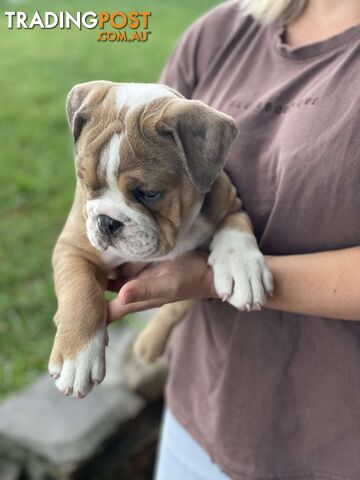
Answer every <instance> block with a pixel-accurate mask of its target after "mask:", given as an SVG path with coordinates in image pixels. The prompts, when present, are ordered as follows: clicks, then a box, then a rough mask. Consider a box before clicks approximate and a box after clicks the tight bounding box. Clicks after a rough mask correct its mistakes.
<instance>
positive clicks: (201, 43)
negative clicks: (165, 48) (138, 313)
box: [159, 0, 239, 98]
mask: <svg viewBox="0 0 360 480" xmlns="http://www.w3.org/2000/svg"><path fill="white" fill-rule="evenodd" d="M234 14H235V16H236V15H238V14H239V3H238V0H231V1H228V2H225V3H223V4H221V5H219V6H217V7H215V8H213V9H212V10H210V11H209V12H207V13H206V14H205V15H203V16H202V17H200V18H199V19H198V20H196V21H195V22H194V23H193V24H192V25H191V26H190V27H189V28H188V29H187V30H186V31H185V33H184V34H183V35H182V37H181V38H180V40H179V41H178V43H177V45H176V46H175V49H174V51H173V52H172V54H171V56H170V58H169V60H168V62H167V64H166V65H165V68H164V70H163V72H162V74H161V76H160V80H159V82H160V83H163V84H165V85H168V86H169V87H172V88H175V89H176V90H178V91H179V92H180V93H181V94H182V95H184V97H186V98H191V97H192V94H193V91H194V89H195V88H196V85H197V83H198V81H199V79H200V78H201V75H203V74H204V72H206V70H207V67H208V66H209V64H210V63H211V61H212V60H213V58H214V55H215V54H216V52H217V51H218V49H219V47H220V46H221V44H222V43H223V42H224V37H223V35H224V31H225V30H227V27H228V25H229V21H230V20H231V18H233V17H234Z"/></svg>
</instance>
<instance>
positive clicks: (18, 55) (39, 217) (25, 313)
mask: <svg viewBox="0 0 360 480" xmlns="http://www.w3.org/2000/svg"><path fill="white" fill-rule="evenodd" d="M216 3H219V0H196V1H194V0H181V1H175V0H153V1H151V0H137V1H129V0H126V1H123V2H120V3H119V2H115V1H113V0H106V2H101V1H99V0H98V1H93V0H77V1H76V2H71V3H70V2H69V1H67V2H64V1H60V0H52V1H51V2H49V1H45V0H36V1H35V0H28V1H25V0H12V1H10V0H9V1H4V0H1V1H0V6H1V9H0V10H1V12H2V14H1V19H0V29H1V37H0V60H1V63H0V95H1V102H0V182H1V184H0V204H1V207H2V215H1V221H0V282H1V288H0V401H1V402H2V403H1V405H4V404H5V405H8V402H9V401H11V400H10V399H11V398H12V395H13V394H14V393H15V392H18V391H19V390H21V389H23V388H24V387H26V386H29V385H31V384H32V383H33V382H34V381H35V380H36V379H37V378H38V376H39V374H41V373H43V372H44V371H45V369H46V365H47V360H48V356H49V352H50V349H51V345H52V339H53V335H54V326H53V321H52V318H53V315H54V312H55V309H56V301H55V296H54V293H53V283H52V271H51V266H50V259H51V251H52V248H53V246H54V243H55V240H56V238H57V235H58V234H59V232H60V230H61V227H62V225H63V223H64V221H65V218H66V216H67V213H68V211H69V207H70V205H71V202H72V196H73V192H74V168H73V160H72V145H71V138H70V134H69V132H68V127H67V122H66V117H65V112H64V104H65V98H66V94H67V92H68V91H69V90H70V88H71V87H72V86H73V85H74V84H76V83H79V82H85V81H89V80H95V79H108V80H112V81H115V82H154V81H157V79H158V77H159V74H160V72H161V69H162V68H163V66H164V64H165V62H166V59H167V58H168V56H169V54H170V53H171V50H172V49H173V47H174V45H175V43H176V41H177V40H178V39H179V36H180V35H181V33H182V32H183V31H184V29H185V28H186V27H187V26H188V25H190V23H191V22H192V21H194V20H195V19H196V18H197V17H199V16H200V15H201V14H202V13H203V12H205V11H206V10H209V9H210V8H211V7H212V6H214V5H215V4H216ZM12 10H17V11H26V12H28V13H30V14H32V13H33V12H34V11H35V10H38V11H39V12H40V13H42V12H44V11H46V10H51V11H53V12H59V11H64V10H69V11H70V12H73V13H74V12H75V11H82V12H85V11H94V12H98V11H101V10H107V11H109V12H113V11H117V10H122V11H125V12H127V11H131V10H136V11H151V12H152V16H151V17H150V19H149V25H150V28H149V30H150V31H151V32H152V34H151V35H150V38H149V40H148V42H146V43H117V42H114V43H109V42H108V43H100V42H97V41H96V39H97V29H95V30H85V29H84V30H82V31H78V30H77V29H72V30H59V29H54V30H40V29H34V30H16V29H13V30H8V29H7V27H6V21H5V20H6V19H5V17H4V16H3V12H4V11H12ZM114 328H117V327H114ZM17 395H18V393H17ZM16 398H17V397H16ZM7 408H8V407H7ZM5 412H7V410H5ZM1 415H3V417H4V415H5V414H4V410H3V412H2V413H1V408H0V418H1ZM0 430H1V421H0ZM1 455H2V453H1V444H0V461H1V458H2V457H1ZM4 462H5V460H3V465H5V463H4ZM4 471H5V470H4ZM9 471H11V470H9ZM4 475H5V474H4V473H3V474H1V470H0V478H1V480H2V479H5V478H6V479H7V478H10V479H11V478H20V476H19V471H18V476H17V477H15V476H14V477H5V476H4ZM21 475H25V476H23V477H21V478H27V477H26V474H24V473H21ZM54 475H55V476H54V477H51V476H49V477H46V478H56V474H54ZM58 475H60V474H58ZM99 475H100V474H99ZM29 478H30V477H29ZM31 478H33V477H31ZM34 478H36V475H35V477H34ZM38 478H45V476H44V477H42V476H41V474H38ZM58 478H60V476H58ZM61 478H70V477H65V476H64V477H61ZM71 478H73V477H71ZM74 478H75V477H74ZM79 478H80V477H79ZM81 478H95V477H91V475H90V474H87V476H86V477H81ZM96 478H101V479H102V478H105V476H102V475H100V476H98V477H96ZM117 478H125V477H121V476H120V477H119V476H118V477H117ZM126 478H127V477H126ZM130 478H131V477H130ZM149 478H150V477H149ZM133 479H135V476H133ZM169 480H171V479H169Z"/></svg>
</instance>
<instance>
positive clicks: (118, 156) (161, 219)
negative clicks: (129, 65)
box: [67, 82, 236, 260]
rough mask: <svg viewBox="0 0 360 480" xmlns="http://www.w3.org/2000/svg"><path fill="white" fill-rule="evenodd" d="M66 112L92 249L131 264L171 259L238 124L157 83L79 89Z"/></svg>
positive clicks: (95, 84) (95, 85)
mask: <svg viewBox="0 0 360 480" xmlns="http://www.w3.org/2000/svg"><path fill="white" fill-rule="evenodd" d="M67 113H68V119H69V123H70V126H71V128H72V131H73V135H74V141H75V161H76V170H77V176H78V177H79V182H80V183H81V185H82V188H83V191H84V192H85V195H84V198H85V204H84V213H85V215H86V218H87V220H86V226H87V235H88V238H89V241H90V243H91V244H92V245H93V246H94V247H95V248H96V249H98V250H100V251H104V250H106V249H108V248H109V247H112V248H115V249H116V250H117V252H118V254H119V255H120V256H123V257H124V258H126V259H129V260H138V259H150V258H151V259H153V258H159V257H161V256H164V255H166V254H167V253H169V252H170V251H171V250H172V249H173V248H174V247H175V245H176V241H177V239H178V238H179V235H180V234H181V233H182V234H185V233H186V232H187V231H188V230H189V228H190V227H191V225H192V223H193V222H194V220H195V218H196V217H197V215H198V214H199V211H200V209H201V205H202V202H203V198H204V194H205V192H207V191H208V190H209V189H210V188H211V185H212V183H213V181H214V180H215V178H216V176H217V175H218V174H219V173H220V171H221V169H222V168H223V165H224V162H225V157H226V154H227V151H228V148H229V146H230V144H231V142H232V140H233V138H234V137H235V135H236V128H235V126H234V123H233V121H232V120H231V119H230V118H229V117H227V116H226V115H223V114H221V113H219V112H217V111H215V110H213V109H211V108H210V107H207V106H206V105H204V104H202V103H201V102H195V101H190V100H185V99H183V98H182V97H181V96H180V95H179V94H177V92H174V91H173V90H170V89H168V88H167V87H165V86H161V85H157V84H113V83H110V82H91V83H88V84H82V85H78V86H76V87H74V88H73V90H72V91H71V92H70V94H69V96H68V101H67Z"/></svg>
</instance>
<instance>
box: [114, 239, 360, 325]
mask: <svg viewBox="0 0 360 480" xmlns="http://www.w3.org/2000/svg"><path fill="white" fill-rule="evenodd" d="M266 260H267V263H268V266H269V268H270V270H271V271H272V273H273V275H274V279H275V290H274V297H273V298H269V299H268V301H267V303H266V308H271V309H276V310H282V311H287V312H293V313H301V314H305V315H314V316H321V317H329V318H338V319H342V320H344V319H345V320H360V247H356V248H348V249H344V250H334V251H329V252H321V253H311V254H304V255H287V256H270V257H267V258H266ZM206 262H207V255H206V254H205V253H201V252H192V253H190V254H188V255H185V256H184V257H181V258H178V259H176V260H174V261H172V262H164V263H160V264H159V265H156V266H154V267H151V268H148V269H146V270H144V271H142V272H141V273H140V274H139V275H137V276H136V277H135V278H133V279H132V280H130V281H128V282H127V283H125V284H124V285H123V286H122V287H121V289H120V292H119V295H118V297H117V298H116V299H115V300H112V301H111V302H109V304H108V316H109V322H112V321H114V320H116V319H118V318H121V317H122V316H124V315H126V314H127V313H130V312H136V311H140V310H146V309H148V308H152V307H157V306H160V305H162V304H164V303H171V302H175V301H178V300H184V299H188V298H216V292H215V290H214V285H213V275H212V270H211V269H210V268H209V267H207V263H206ZM113 287H115V288H116V285H113ZM119 287H120V285H119Z"/></svg>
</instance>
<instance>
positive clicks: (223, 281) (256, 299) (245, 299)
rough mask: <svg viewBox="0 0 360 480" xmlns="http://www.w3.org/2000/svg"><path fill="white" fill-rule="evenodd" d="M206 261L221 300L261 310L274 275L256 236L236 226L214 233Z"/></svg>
mask: <svg viewBox="0 0 360 480" xmlns="http://www.w3.org/2000/svg"><path fill="white" fill-rule="evenodd" d="M210 249H211V254H210V256H209V260H208V263H209V265H211V266H212V268H213V270H214V286H215V290H216V292H217V294H218V295H219V297H220V298H221V299H222V300H224V301H225V300H226V301H228V302H229V303H230V304H231V305H233V306H234V307H236V308H237V309H239V310H247V311H250V310H260V308H261V306H262V305H263V304H264V303H265V300H266V295H267V294H268V295H272V293H273V279H272V275H271V273H270V271H269V270H268V268H267V266H266V264H265V260H264V257H263V255H262V253H261V252H260V250H259V248H258V245H257V243H256V240H255V238H254V237H253V236H252V235H250V234H248V233H241V232H239V231H236V230H231V229H228V230H221V231H219V232H218V233H216V234H215V235H214V238H213V241H212V243H211V247H210Z"/></svg>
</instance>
